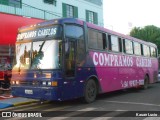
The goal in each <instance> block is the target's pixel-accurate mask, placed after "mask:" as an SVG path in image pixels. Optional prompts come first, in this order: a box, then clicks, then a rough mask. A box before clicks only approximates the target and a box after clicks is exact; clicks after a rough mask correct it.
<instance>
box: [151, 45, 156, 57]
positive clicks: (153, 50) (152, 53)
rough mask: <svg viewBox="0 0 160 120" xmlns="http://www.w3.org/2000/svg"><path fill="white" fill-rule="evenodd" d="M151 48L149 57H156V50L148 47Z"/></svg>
mask: <svg viewBox="0 0 160 120" xmlns="http://www.w3.org/2000/svg"><path fill="white" fill-rule="evenodd" d="M150 48H151V57H157V51H156V48H154V47H150Z"/></svg>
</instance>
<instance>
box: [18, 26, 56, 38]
mask: <svg viewBox="0 0 160 120" xmlns="http://www.w3.org/2000/svg"><path fill="white" fill-rule="evenodd" d="M56 33H57V26H52V27H47V28H39V29H36V30H32V31H27V32H22V33H19V34H18V36H17V40H18V41H20V40H24V39H37V38H45V37H54V36H55V35H56Z"/></svg>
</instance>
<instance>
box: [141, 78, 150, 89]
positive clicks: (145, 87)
mask: <svg viewBox="0 0 160 120" xmlns="http://www.w3.org/2000/svg"><path fill="white" fill-rule="evenodd" d="M148 83H149V78H148V76H147V75H146V76H145V78H144V85H143V87H142V88H143V89H144V90H145V89H147V88H148Z"/></svg>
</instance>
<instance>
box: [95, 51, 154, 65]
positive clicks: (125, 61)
mask: <svg viewBox="0 0 160 120" xmlns="http://www.w3.org/2000/svg"><path fill="white" fill-rule="evenodd" d="M135 62H136V63H133V57H132V56H125V55H123V56H122V55H113V54H106V53H97V52H94V53H93V63H94V65H95V66H98V65H99V66H116V67H118V66H126V67H132V66H133V65H136V66H137V67H151V66H152V61H151V59H149V58H140V57H137V58H136V60H135Z"/></svg>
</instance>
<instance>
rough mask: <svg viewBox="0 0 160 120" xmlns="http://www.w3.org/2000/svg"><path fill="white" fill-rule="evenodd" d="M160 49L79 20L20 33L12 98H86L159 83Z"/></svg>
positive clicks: (48, 23) (52, 22)
mask: <svg viewBox="0 0 160 120" xmlns="http://www.w3.org/2000/svg"><path fill="white" fill-rule="evenodd" d="M157 74H158V60H157V46H156V45H155V44H153V43H149V42H145V41H142V40H139V39H136V38H133V37H130V36H126V35H123V34H120V33H117V32H114V31H110V30H108V29H105V28H102V27H99V26H96V25H93V24H91V23H87V22H84V21H81V20H78V19H74V18H65V19H54V20H50V21H46V22H42V23H39V24H35V25H31V26H26V27H22V28H20V29H19V31H18V35H17V42H16V52H15V60H14V67H13V70H12V78H11V81H12V94H13V95H14V96H21V97H26V98H33V99H39V100H58V101H63V100H68V99H74V98H83V100H84V101H85V102H87V103H90V102H93V101H94V100H95V99H96V96H97V94H100V93H106V92H110V91H115V90H120V89H126V88H132V87H139V86H140V87H143V88H144V89H146V88H147V87H148V84H150V83H154V82H156V81H157Z"/></svg>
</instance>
